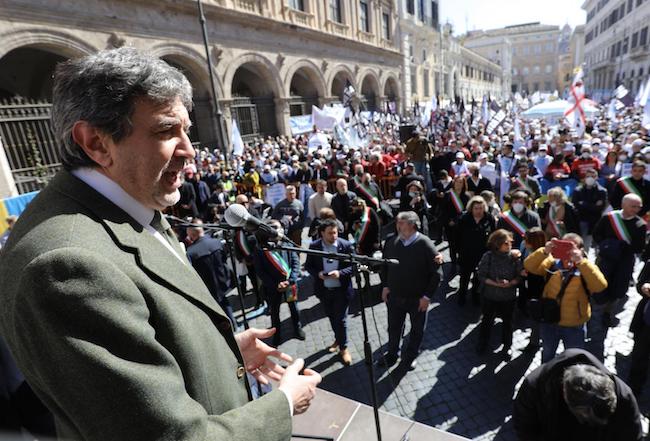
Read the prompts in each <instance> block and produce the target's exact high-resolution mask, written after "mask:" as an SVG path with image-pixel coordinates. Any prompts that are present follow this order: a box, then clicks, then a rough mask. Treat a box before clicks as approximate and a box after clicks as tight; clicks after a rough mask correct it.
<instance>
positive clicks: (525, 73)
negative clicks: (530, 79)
mask: <svg viewBox="0 0 650 441" xmlns="http://www.w3.org/2000/svg"><path fill="white" fill-rule="evenodd" d="M528 72H529V70H528V68H527V67H524V68H523V69H522V70H521V73H522V74H524V75H528ZM522 89H526V90H528V86H526V87H522Z"/></svg>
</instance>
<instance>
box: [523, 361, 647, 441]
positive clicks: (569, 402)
mask: <svg viewBox="0 0 650 441" xmlns="http://www.w3.org/2000/svg"><path fill="white" fill-rule="evenodd" d="M512 421H513V425H514V429H515V433H516V434H517V439H520V440H538V441H556V440H578V439H580V440H617V441H638V440H641V439H642V437H643V429H642V425H641V414H640V412H639V407H638V404H637V401H636V399H635V398H634V394H633V393H632V391H631V390H630V388H629V387H628V385H627V384H625V383H624V382H623V381H622V380H621V379H620V378H618V377H617V376H616V375H614V374H612V373H611V372H609V371H608V370H607V368H606V367H605V366H604V365H603V364H602V363H601V362H600V361H599V360H598V359H597V358H596V357H594V356H593V355H592V354H590V353H589V352H587V351H584V350H582V349H568V350H567V351H565V352H563V353H562V354H560V355H558V356H557V357H556V358H554V359H553V360H551V361H549V362H547V363H545V364H543V365H541V366H540V367H538V368H537V369H535V370H534V371H533V372H531V373H530V374H529V375H528V376H527V377H526V378H525V380H524V382H523V383H522V385H521V388H520V389H519V392H518V393H517V398H516V399H515V402H514V409H513V414H512Z"/></svg>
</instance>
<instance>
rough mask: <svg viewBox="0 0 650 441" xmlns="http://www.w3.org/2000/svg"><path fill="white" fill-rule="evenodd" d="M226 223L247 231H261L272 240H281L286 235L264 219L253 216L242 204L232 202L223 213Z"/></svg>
mask: <svg viewBox="0 0 650 441" xmlns="http://www.w3.org/2000/svg"><path fill="white" fill-rule="evenodd" d="M223 218H224V219H225V220H226V223H227V224H228V225H230V226H231V227H243V228H245V229H246V231H251V232H253V231H261V232H262V234H264V236H266V237H268V238H269V239H271V240H279V239H282V238H283V237H284V234H283V233H282V232H281V231H278V230H276V229H275V228H273V227H272V226H270V225H268V224H267V223H265V222H264V221H262V220H260V219H258V218H256V217H255V216H252V215H251V214H250V213H249V212H248V210H247V209H246V207H244V206H243V205H241V204H232V205H231V206H230V207H228V208H227V209H226V212H225V213H224V214H223Z"/></svg>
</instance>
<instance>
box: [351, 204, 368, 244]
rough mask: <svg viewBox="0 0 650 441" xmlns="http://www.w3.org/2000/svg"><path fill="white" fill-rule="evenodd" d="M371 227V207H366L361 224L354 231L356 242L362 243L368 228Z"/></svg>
mask: <svg viewBox="0 0 650 441" xmlns="http://www.w3.org/2000/svg"><path fill="white" fill-rule="evenodd" d="M369 229H370V207H366V210H365V211H364V213H363V215H361V225H359V228H358V229H357V230H356V231H355V232H354V240H355V242H356V243H361V241H362V240H363V239H365V238H366V235H367V234H368V230H369Z"/></svg>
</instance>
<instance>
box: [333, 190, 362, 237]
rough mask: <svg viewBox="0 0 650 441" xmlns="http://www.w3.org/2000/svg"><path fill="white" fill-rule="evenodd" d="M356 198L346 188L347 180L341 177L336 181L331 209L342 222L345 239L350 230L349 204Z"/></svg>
mask: <svg viewBox="0 0 650 441" xmlns="http://www.w3.org/2000/svg"><path fill="white" fill-rule="evenodd" d="M356 198H357V195H356V194H355V193H354V192H351V191H349V190H348V181H346V180H345V179H343V178H341V179H338V180H337V181H336V194H335V195H334V196H333V197H332V204H331V207H332V210H334V214H336V218H337V219H338V220H340V221H341V223H343V229H344V230H343V238H344V239H347V238H348V235H349V234H350V233H351V231H352V224H351V222H350V218H351V215H352V213H351V205H352V201H354V200H355V199H356Z"/></svg>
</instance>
